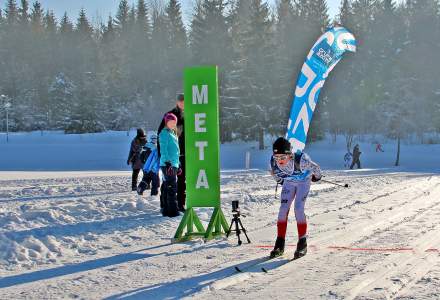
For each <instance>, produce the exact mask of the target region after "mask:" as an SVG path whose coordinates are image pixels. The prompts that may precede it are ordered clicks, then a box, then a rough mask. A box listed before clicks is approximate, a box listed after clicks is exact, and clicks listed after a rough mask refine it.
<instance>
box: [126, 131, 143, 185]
mask: <svg viewBox="0 0 440 300" xmlns="http://www.w3.org/2000/svg"><path fill="white" fill-rule="evenodd" d="M146 142H147V136H146V135H145V131H144V130H143V129H142V128H138V130H137V133H136V137H135V138H134V139H133V141H132V142H131V145H130V152H129V153H128V159H127V165H130V164H131V167H132V169H133V173H132V176H131V190H132V191H136V189H137V180H138V176H139V172H140V171H141V169H142V167H143V164H142V160H141V151H142V147H143V146H144V145H145V144H146Z"/></svg>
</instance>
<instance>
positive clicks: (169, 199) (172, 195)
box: [160, 167, 179, 217]
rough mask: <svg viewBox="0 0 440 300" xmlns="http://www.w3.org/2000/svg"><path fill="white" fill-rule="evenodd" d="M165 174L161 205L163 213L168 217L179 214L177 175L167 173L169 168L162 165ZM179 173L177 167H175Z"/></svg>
mask: <svg viewBox="0 0 440 300" xmlns="http://www.w3.org/2000/svg"><path fill="white" fill-rule="evenodd" d="M161 169H162V174H163V176H164V182H163V183H162V187H161V199H160V200H161V201H160V203H161V207H162V215H164V216H167V217H176V216H178V215H179V211H178V209H177V175H171V176H169V175H167V168H166V167H161ZM174 169H175V170H174V171H175V172H174V174H176V173H177V169H176V168H174Z"/></svg>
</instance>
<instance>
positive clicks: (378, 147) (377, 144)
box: [376, 142, 385, 152]
mask: <svg viewBox="0 0 440 300" xmlns="http://www.w3.org/2000/svg"><path fill="white" fill-rule="evenodd" d="M376 152H385V151H383V149H382V144H381V143H379V142H378V143H376Z"/></svg>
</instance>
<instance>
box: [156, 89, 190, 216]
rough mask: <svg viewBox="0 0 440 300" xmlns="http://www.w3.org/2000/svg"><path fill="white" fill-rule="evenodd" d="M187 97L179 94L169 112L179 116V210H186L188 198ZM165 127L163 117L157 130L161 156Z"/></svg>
mask: <svg viewBox="0 0 440 300" xmlns="http://www.w3.org/2000/svg"><path fill="white" fill-rule="evenodd" d="M184 101H185V99H184V95H183V94H177V99H176V107H175V108H173V109H172V110H170V111H169V112H168V113H171V114H173V115H175V116H176V117H177V128H176V130H177V136H178V138H179V149H180V156H179V161H180V169H181V170H182V172H181V174H180V175H178V176H177V205H178V207H179V211H182V212H183V211H185V200H186V177H185V133H184V130H183V129H184V104H185V102H184ZM164 127H165V121H164V119H162V122H161V124H160V126H159V129H158V131H157V135H158V136H159V143H158V147H157V149H158V152H159V156H160V154H161V153H160V132H161V131H162V129H164Z"/></svg>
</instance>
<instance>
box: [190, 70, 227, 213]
mask: <svg viewBox="0 0 440 300" xmlns="http://www.w3.org/2000/svg"><path fill="white" fill-rule="evenodd" d="M217 74H218V70H217V66H208V67H192V68H186V69H185V71H184V77H185V90H184V91H185V159H186V199H187V200H186V203H187V204H186V205H187V208H192V207H216V208H218V207H220V154H219V153H220V144H219V140H220V139H219V108H218V106H219V103H218V75H217Z"/></svg>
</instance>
